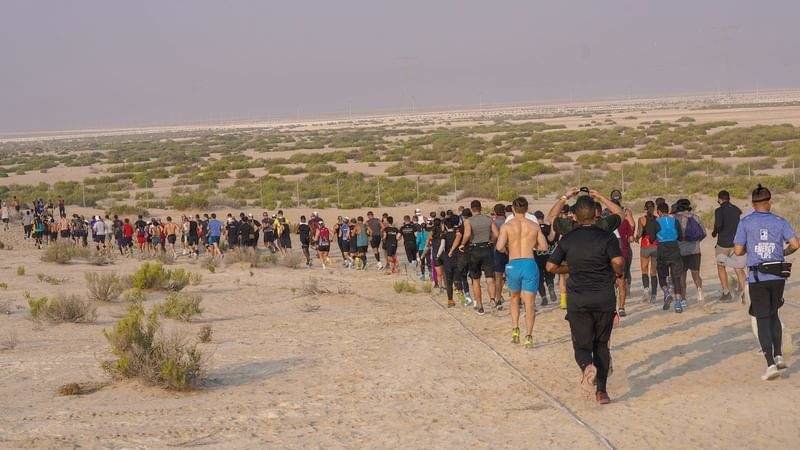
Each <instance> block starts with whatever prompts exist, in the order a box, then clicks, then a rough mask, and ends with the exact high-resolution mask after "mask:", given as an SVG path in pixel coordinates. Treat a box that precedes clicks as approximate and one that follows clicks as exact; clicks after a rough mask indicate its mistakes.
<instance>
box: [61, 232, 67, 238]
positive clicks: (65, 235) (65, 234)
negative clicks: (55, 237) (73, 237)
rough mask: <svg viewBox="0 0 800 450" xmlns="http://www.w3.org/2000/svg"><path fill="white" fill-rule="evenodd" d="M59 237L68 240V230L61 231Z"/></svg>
mask: <svg viewBox="0 0 800 450" xmlns="http://www.w3.org/2000/svg"><path fill="white" fill-rule="evenodd" d="M61 237H62V238H68V237H69V230H61Z"/></svg>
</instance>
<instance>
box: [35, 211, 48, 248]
mask: <svg viewBox="0 0 800 450" xmlns="http://www.w3.org/2000/svg"><path fill="white" fill-rule="evenodd" d="M45 227H46V225H45V223H44V219H43V218H42V216H40V215H39V214H36V215H34V216H33V240H34V241H35V242H36V248H38V249H41V248H42V236H44V232H45Z"/></svg>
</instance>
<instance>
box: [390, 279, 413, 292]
mask: <svg viewBox="0 0 800 450" xmlns="http://www.w3.org/2000/svg"><path fill="white" fill-rule="evenodd" d="M394 291H395V292H397V293H398V294H402V293H404V292H407V293H409V294H416V293H417V292H418V291H417V286H415V285H414V284H413V283H411V282H409V281H408V280H399V281H395V282H394Z"/></svg>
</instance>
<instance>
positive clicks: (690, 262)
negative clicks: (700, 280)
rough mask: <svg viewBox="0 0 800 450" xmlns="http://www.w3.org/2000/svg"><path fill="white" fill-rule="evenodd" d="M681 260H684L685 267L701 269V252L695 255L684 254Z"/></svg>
mask: <svg viewBox="0 0 800 450" xmlns="http://www.w3.org/2000/svg"><path fill="white" fill-rule="evenodd" d="M681 260H682V261H683V268H684V269H688V270H695V271H697V270H700V253H697V254H695V255H683V256H681Z"/></svg>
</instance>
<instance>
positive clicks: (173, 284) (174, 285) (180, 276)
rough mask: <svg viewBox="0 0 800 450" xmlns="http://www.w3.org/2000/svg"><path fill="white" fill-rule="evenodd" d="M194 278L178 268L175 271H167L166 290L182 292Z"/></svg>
mask: <svg viewBox="0 0 800 450" xmlns="http://www.w3.org/2000/svg"><path fill="white" fill-rule="evenodd" d="M191 279H192V276H191V273H190V272H187V271H186V269H183V268H177V269H174V270H168V271H167V280H168V281H167V283H166V288H167V290H168V291H175V292H177V291H180V290H182V289H183V288H185V287H186V286H188V285H189V283H190V282H191Z"/></svg>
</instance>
